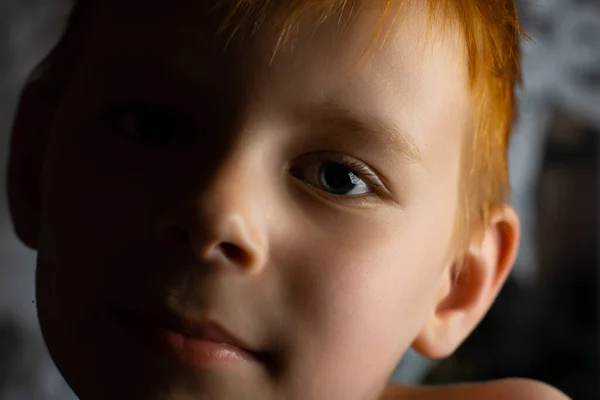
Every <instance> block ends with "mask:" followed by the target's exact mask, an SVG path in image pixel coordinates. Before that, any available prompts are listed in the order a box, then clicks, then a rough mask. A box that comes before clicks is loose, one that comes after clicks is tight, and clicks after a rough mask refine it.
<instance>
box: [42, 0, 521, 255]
mask: <svg viewBox="0 0 600 400" xmlns="http://www.w3.org/2000/svg"><path fill="white" fill-rule="evenodd" d="M73 1H75V4H74V7H73V11H72V13H71V16H70V18H69V21H68V24H67V28H66V31H65V32H64V34H63V36H62V38H61V40H60V41H59V43H58V44H57V45H56V46H55V47H54V49H53V50H52V51H51V52H50V54H49V55H48V56H47V57H46V58H45V59H44V60H43V61H42V62H41V63H40V64H39V65H38V67H37V68H36V70H35V71H34V73H33V74H32V77H31V82H32V83H39V84H40V85H41V87H42V89H43V90H47V91H49V92H51V94H52V97H51V98H54V99H59V98H60V94H61V92H62V90H63V89H64V87H65V86H66V84H67V82H68V79H69V77H70V71H71V70H72V69H73V66H74V64H75V63H76V61H77V58H78V54H79V52H80V50H81V48H82V47H83V45H84V40H85V34H84V33H85V29H86V28H87V26H88V25H89V20H90V17H91V14H92V13H93V9H94V6H93V5H94V3H95V0H73ZM365 1H369V3H370V2H371V1H372V2H373V4H376V2H379V5H380V6H381V19H380V23H379V25H378V26H375V27H374V32H373V33H374V39H376V40H379V41H380V43H384V42H385V41H386V40H387V38H388V34H389V31H390V29H391V27H392V26H393V25H394V23H395V21H396V19H397V17H398V15H399V14H400V10H401V8H402V6H404V5H406V4H407V3H409V2H413V3H415V4H418V5H420V6H424V7H426V9H427V11H428V17H429V24H428V28H429V29H428V30H427V31H426V32H424V34H425V35H427V36H428V37H430V35H431V34H432V33H433V30H434V27H440V26H444V25H446V24H447V23H452V24H454V25H456V26H458V27H459V28H460V33H461V35H462V38H463V40H464V46H465V54H466V58H467V59H466V60H465V61H466V63H467V65H468V72H469V85H470V90H471V94H472V100H473V101H472V103H473V105H474V110H473V125H472V127H471V132H467V140H465V146H464V151H463V153H464V154H463V155H462V162H463V164H464V165H463V172H462V176H461V180H460V190H459V193H460V197H461V198H460V199H459V204H460V205H461V207H460V209H459V215H458V217H457V221H456V235H455V238H456V242H455V243H454V246H452V247H453V250H454V251H455V253H457V254H456V255H457V256H458V258H460V257H461V256H462V255H463V254H464V251H465V250H466V246H467V244H468V241H469V240H470V239H471V238H472V237H473V235H476V234H477V233H478V232H479V231H480V229H481V228H483V227H484V226H485V225H486V224H487V223H488V222H489V217H490V213H491V212H492V211H493V210H494V209H495V208H496V207H498V206H499V205H501V204H502V203H504V202H506V201H507V197H508V196H509V193H510V188H509V182H508V165H507V149H508V144H509V137H510V132H511V128H512V124H513V122H514V118H515V110H516V98H515V87H516V86H517V85H519V84H520V83H521V74H520V70H519V59H520V50H519V44H520V39H521V37H522V36H523V35H524V34H523V32H522V30H521V26H520V23H519V18H518V10H517V4H516V0H215V5H214V7H213V11H215V12H216V15H218V16H219V18H221V22H222V23H221V29H220V30H219V32H218V33H220V34H227V35H229V40H233V39H234V38H236V37H237V38H238V39H240V40H242V41H243V40H244V38H246V37H247V36H248V35H252V34H254V33H256V32H258V31H259V30H260V29H261V28H262V27H264V26H268V27H269V29H273V28H275V29H277V32H278V37H279V39H278V40H277V41H276V45H275V48H274V49H273V54H274V55H275V54H276V53H277V52H278V51H279V50H281V49H282V48H283V47H284V46H285V45H286V44H288V43H290V42H293V38H294V36H295V34H296V33H297V32H298V30H299V27H300V22H303V23H305V22H306V21H309V22H312V24H313V26H314V28H317V27H318V26H320V25H322V24H324V23H325V22H327V21H330V20H332V19H334V18H335V19H336V20H337V23H338V24H339V27H340V32H342V35H343V31H344V28H345V27H347V26H348V25H349V23H350V22H351V21H352V19H353V17H354V16H355V15H357V14H358V13H359V12H360V8H361V6H362V5H363V4H364V2H365ZM394 10H395V11H394ZM388 21H391V23H390V24H386V22H388ZM385 26H387V27H388V29H387V30H385V29H384V27H385ZM303 27H304V25H303ZM57 101H58V100H57Z"/></svg>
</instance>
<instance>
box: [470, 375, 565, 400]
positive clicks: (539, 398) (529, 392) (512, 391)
mask: <svg viewBox="0 0 600 400" xmlns="http://www.w3.org/2000/svg"><path fill="white" fill-rule="evenodd" d="M476 386H477V387H474V388H473V390H474V391H476V392H477V394H480V395H483V394H485V395H486V397H487V398H488V399H489V400H492V399H494V400H495V399H498V400H502V399H514V400H520V399H523V400H570V397H568V396H567V395H565V394H564V393H562V392H561V391H559V390H558V389H556V388H554V387H552V386H550V385H547V384H545V383H542V382H538V381H534V380H531V379H522V378H511V379H501V380H497V381H491V382H485V383H481V384H478V385H476Z"/></svg>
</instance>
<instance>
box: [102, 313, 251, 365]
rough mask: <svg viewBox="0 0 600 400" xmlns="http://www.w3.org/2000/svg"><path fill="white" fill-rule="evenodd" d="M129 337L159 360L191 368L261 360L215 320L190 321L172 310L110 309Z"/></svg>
mask: <svg viewBox="0 0 600 400" xmlns="http://www.w3.org/2000/svg"><path fill="white" fill-rule="evenodd" d="M111 314H113V315H114V316H115V317H116V318H117V320H118V321H119V322H120V324H121V325H122V326H123V327H124V328H125V330H126V331H127V333H128V334H129V335H132V337H133V338H134V339H136V340H137V341H139V342H141V343H142V344H143V345H145V346H147V347H149V348H150V349H151V350H152V351H154V352H155V353H158V354H159V355H160V356H162V357H167V358H169V359H170V360H172V361H177V362H181V363H184V364H187V365H191V366H193V367H205V366H207V365H214V364H222V363H224V362H236V361H237V362H240V361H246V362H255V361H260V359H261V357H262V356H261V354H260V353H259V352H257V351H254V350H252V349H251V348H250V346H249V345H247V344H246V343H244V342H242V341H241V340H240V339H238V338H236V337H235V336H233V335H232V334H231V333H229V332H228V331H227V330H226V329H225V328H223V327H222V326H221V325H219V324H218V323H216V322H214V321H209V320H193V319H191V318H186V317H184V316H181V315H178V314H176V313H174V312H171V311H165V310H161V311H157V312H154V313H148V312H134V311H124V310H122V309H114V308H113V309H111Z"/></svg>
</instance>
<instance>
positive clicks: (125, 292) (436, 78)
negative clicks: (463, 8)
mask: <svg viewBox="0 0 600 400" xmlns="http://www.w3.org/2000/svg"><path fill="white" fill-rule="evenodd" d="M208 8H209V6H207V5H206V2H202V1H197V0H175V1H174V2H170V3H165V2H163V1H158V0H157V1H137V0H135V1H134V0H132V1H126V2H122V1H106V2H102V6H101V7H99V9H98V13H97V14H95V15H96V17H95V19H94V21H91V23H90V26H89V37H88V38H87V40H86V45H85V48H84V51H83V53H82V54H81V58H80V61H79V63H78V64H77V67H76V69H75V71H74V74H73V76H72V79H71V81H70V84H69V86H68V87H67V90H66V94H65V97H64V99H63V102H62V103H61V106H60V108H59V111H58V114H57V116H56V120H55V123H54V125H53V128H52V132H51V133H50V136H49V137H50V139H49V142H48V150H47V154H46V159H45V164H44V177H43V182H42V222H41V224H42V225H41V235H40V239H39V243H38V247H39V270H38V295H39V299H38V300H39V311H40V320H41V325H42V328H43V332H44V335H45V338H46V340H47V343H48V347H49V349H50V351H51V353H52V355H53V357H54V358H55V361H56V363H57V364H58V366H59V368H60V369H61V371H62V372H63V374H64V375H65V377H66V378H67V380H68V381H69V382H70V383H71V384H72V386H73V388H74V389H75V391H76V392H77V393H78V394H79V396H80V397H81V398H83V399H86V400H87V399H109V398H110V399H117V398H118V399H121V398H123V399H133V398H135V399H161V400H167V399H192V398H194V399H200V398H202V399H211V400H218V399H289V400H294V399H350V400H351V399H356V400H363V399H372V398H375V397H376V395H377V393H378V391H379V390H380V389H381V388H382V386H383V385H384V384H385V383H386V381H387V380H388V379H389V376H390V374H391V373H392V371H393V369H394V367H395V366H396V364H397V362H398V361H399V359H400V358H401V356H402V355H403V354H404V352H405V351H406V350H407V348H408V347H409V346H410V345H411V343H412V341H413V340H414V339H415V337H416V336H417V335H418V334H419V332H420V330H421V328H422V326H423V324H424V323H425V321H426V320H427V319H428V318H429V317H430V315H431V314H432V313H433V308H434V306H435V304H436V301H437V300H438V299H437V297H438V294H439V291H440V287H441V285H442V283H443V282H444V281H445V277H446V276H447V275H446V273H447V270H448V267H449V266H450V264H451V263H452V259H451V258H450V257H449V254H450V252H449V244H450V241H451V235H452V232H453V227H454V219H455V215H456V211H457V190H458V179H459V169H460V148H461V143H462V142H461V137H462V133H463V132H464V127H465V126H466V124H467V122H468V116H469V110H468V109H469V107H468V104H469V94H468V91H467V77H466V70H465V66H464V60H463V52H462V51H460V50H461V48H460V47H459V45H458V44H457V43H458V39H457V38H455V37H454V36H453V35H452V34H450V33H447V34H444V35H441V36H440V37H436V38H437V39H436V40H434V41H433V43H432V44H428V45H425V44H424V43H423V40H424V36H425V35H424V32H425V29H426V27H425V25H426V15H425V13H424V12H423V11H420V10H416V9H406V10H404V11H403V12H402V14H403V16H404V17H405V20H404V21H405V22H404V23H403V24H401V27H400V28H399V29H394V30H393V31H392V35H390V37H389V40H388V42H387V44H386V46H384V47H383V48H382V49H381V50H377V52H376V53H375V54H374V55H368V56H367V58H366V59H365V62H363V63H359V64H356V62H357V61H358V60H359V59H360V55H361V51H362V50H363V49H364V48H365V46H368V45H369V40H370V39H371V32H372V27H373V25H374V24H377V23H378V19H377V18H378V12H379V10H376V9H368V8H366V9H364V10H362V11H361V13H360V14H359V16H360V17H359V18H358V19H357V21H356V22H355V23H354V24H352V25H351V29H349V30H348V31H347V32H345V33H344V34H343V35H340V36H336V32H337V21H335V20H332V21H331V22H329V23H326V24H325V25H324V26H322V27H320V28H319V29H317V30H316V31H314V32H313V31H312V30H311V29H304V30H303V29H302V28H301V29H300V30H299V36H298V38H297V40H296V41H295V44H294V47H293V50H291V49H285V50H282V51H281V52H279V53H278V54H277V56H276V57H275V58H274V60H273V62H272V64H269V62H270V60H271V55H272V52H271V50H272V49H273V46H274V45H275V42H276V39H277V37H276V34H275V32H267V31H265V32H263V33H262V34H260V35H259V36H257V37H256V38H255V39H252V40H249V41H246V42H245V44H244V46H238V45H237V43H236V42H233V43H232V44H231V45H230V46H229V47H227V50H224V47H225V40H224V39H220V38H217V39H215V35H214V33H215V29H216V27H217V25H218V24H217V23H216V22H215V21H214V18H213V19H212V20H211V19H209V18H210V17H209V16H208V13H207V10H208ZM442 36H443V38H444V40H441V38H442ZM423 50H425V51H423ZM362 125H365V126H362ZM346 164H348V165H346ZM165 310H168V313H174V314H178V315H180V316H181V315H183V316H185V317H187V318H191V319H197V320H211V321H213V322H215V321H216V322H217V323H218V324H220V325H221V326H222V327H224V328H225V329H226V330H228V331H229V332H230V333H231V334H233V335H234V336H236V337H237V338H238V339H239V340H242V341H244V342H245V343H246V346H247V347H249V348H250V349H251V350H252V351H254V352H256V353H257V354H258V353H259V354H260V356H259V355H257V356H256V357H257V358H256V359H252V360H250V361H235V360H234V361H229V362H215V360H214V357H213V356H211V355H210V354H209V355H206V357H204V358H202V357H200V358H198V357H196V358H190V359H187V361H186V360H185V359H184V358H185V357H183V356H181V355H180V357H179V358H177V357H174V356H173V355H171V357H170V358H164V357H162V356H159V355H157V354H156V352H154V351H153V350H149V349H147V348H146V346H145V345H143V344H141V342H140V341H138V340H137V339H136V338H134V335H130V334H129V333H130V332H129V331H128V329H126V328H124V326H126V325H127V324H125V323H124V322H123V319H122V318H121V317H120V316H118V315H120V314H119V312H118V311H133V312H138V313H145V314H149V315H155V314H159V313H161V312H165ZM211 354H212V353H211ZM211 357H212V358H211ZM176 358H177V360H176Z"/></svg>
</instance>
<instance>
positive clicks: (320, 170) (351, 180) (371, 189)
mask: <svg viewBox="0 0 600 400" xmlns="http://www.w3.org/2000/svg"><path fill="white" fill-rule="evenodd" d="M290 173H291V174H292V176H294V177H295V178H297V179H300V180H301V181H303V182H305V183H306V184H308V185H310V186H312V187H314V188H316V189H319V190H321V191H323V192H326V193H328V194H332V195H336V196H352V197H358V196H368V195H370V194H375V192H376V191H377V189H379V188H383V184H382V183H381V181H380V180H379V178H378V177H377V176H376V175H375V174H374V173H373V171H371V170H370V169H369V167H367V166H366V165H365V164H364V163H362V162H360V161H358V160H356V159H354V158H351V157H349V156H344V155H336V156H328V157H327V156H324V155H321V156H317V155H314V156H312V157H309V158H308V159H305V160H303V161H302V162H300V163H298V164H297V165H296V166H294V167H293V168H291V169H290Z"/></svg>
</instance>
